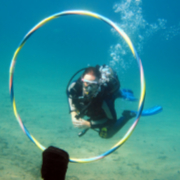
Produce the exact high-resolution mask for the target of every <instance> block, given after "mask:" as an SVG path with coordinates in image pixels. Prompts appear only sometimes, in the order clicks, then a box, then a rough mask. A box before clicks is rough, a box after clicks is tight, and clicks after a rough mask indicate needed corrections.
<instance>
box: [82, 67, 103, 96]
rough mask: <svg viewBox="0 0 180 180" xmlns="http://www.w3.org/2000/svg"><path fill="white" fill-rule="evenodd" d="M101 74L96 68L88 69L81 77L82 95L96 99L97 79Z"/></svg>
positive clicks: (98, 89) (97, 90) (98, 86)
mask: <svg viewBox="0 0 180 180" xmlns="http://www.w3.org/2000/svg"><path fill="white" fill-rule="evenodd" d="M100 77H101V74H100V72H99V70H98V69H97V68H94V67H88V68H87V69H86V70H85V72H84V73H83V75H82V79H81V80H82V82H83V95H84V97H86V98H92V97H96V96H97V94H98V92H99V91H100V85H99V78H100Z"/></svg>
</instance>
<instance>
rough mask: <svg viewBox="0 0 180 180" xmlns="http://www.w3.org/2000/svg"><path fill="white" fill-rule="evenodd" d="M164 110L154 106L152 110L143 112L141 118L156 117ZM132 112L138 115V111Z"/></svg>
mask: <svg viewBox="0 0 180 180" xmlns="http://www.w3.org/2000/svg"><path fill="white" fill-rule="evenodd" d="M162 110H163V108H162V106H154V107H152V108H149V109H145V110H143V111H142V114H141V116H150V115H154V114H157V113H159V112H161V111H162ZM131 112H132V113H136V114H137V111H131Z"/></svg>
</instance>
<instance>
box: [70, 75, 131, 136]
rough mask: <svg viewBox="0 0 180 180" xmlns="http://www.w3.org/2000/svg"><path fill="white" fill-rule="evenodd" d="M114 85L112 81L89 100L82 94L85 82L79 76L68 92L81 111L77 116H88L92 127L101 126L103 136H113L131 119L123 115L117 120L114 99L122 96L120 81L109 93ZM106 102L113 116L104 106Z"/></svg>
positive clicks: (100, 132) (77, 108) (100, 131)
mask: <svg viewBox="0 0 180 180" xmlns="http://www.w3.org/2000/svg"><path fill="white" fill-rule="evenodd" d="M112 87H113V86H112V82H111V84H110V83H109V84H107V86H102V87H101V92H100V93H98V95H97V96H96V97H94V98H92V99H91V100H87V99H86V98H83V96H82V94H83V92H82V91H83V83H82V81H81V79H80V78H79V79H78V80H77V81H76V82H75V85H74V86H73V87H72V88H70V90H69V92H68V93H69V95H70V97H72V103H73V104H74V106H75V108H76V110H78V111H79V112H80V114H79V116H78V117H77V118H82V117H83V116H88V117H89V119H88V121H90V123H91V128H92V129H94V128H99V135H100V136H101V137H103V138H110V137H112V136H113V135H114V134H115V133H116V132H117V131H119V129H120V128H121V127H122V126H123V125H124V124H125V123H126V122H127V121H128V120H129V119H130V117H125V116H123V117H121V118H120V119H118V120H117V115H116V111H115V107H114V101H115V99H117V98H119V97H121V91H120V83H119V84H118V87H116V89H115V91H113V93H109V92H112ZM104 104H106V107H107V108H108V111H109V112H110V113H111V118H110V117H108V116H107V112H105V110H104V108H103V106H104Z"/></svg>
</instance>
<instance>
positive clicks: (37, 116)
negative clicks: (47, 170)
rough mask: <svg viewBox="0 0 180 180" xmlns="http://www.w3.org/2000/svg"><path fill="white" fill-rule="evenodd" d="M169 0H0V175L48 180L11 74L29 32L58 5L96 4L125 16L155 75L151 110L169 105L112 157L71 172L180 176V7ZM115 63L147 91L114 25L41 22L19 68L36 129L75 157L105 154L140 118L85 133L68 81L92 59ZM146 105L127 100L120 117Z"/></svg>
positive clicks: (123, 23) (144, 121) (116, 17)
mask: <svg viewBox="0 0 180 180" xmlns="http://www.w3.org/2000/svg"><path fill="white" fill-rule="evenodd" d="M178 6H179V3H178V2H177V1H169V0H165V1H162V0H158V1H155V0H152V1H140V0H136V1H135V0H128V1H102V0H99V1H98V2H97V1H94V0H91V1H87V0H86V1H82V0H79V1H73V0H69V1H56V0H53V1H34V0H32V1H20V0H17V1H12V0H11V1H4V0H0V179H2V180H11V179H13V180H14V179H18V180H19V179H20V180H21V179H26V180H29V179H41V178H40V167H41V161H42V160H41V151H40V150H39V149H38V148H37V147H36V146H34V145H33V144H32V143H31V142H30V141H29V139H28V138H27V137H26V136H25V135H24V134H23V132H22V130H21V129H20V127H19V125H18V123H17V122H16V119H15V117H14V114H13V109H12V105H11V102H10V96H9V89H8V80H9V79H8V78H9V74H8V73H9V66H10V62H11V59H12V56H13V53H14V51H15V50H16V48H17V47H18V44H19V43H20V41H21V40H22V38H23V37H24V35H25V34H26V33H27V32H28V31H29V30H30V29H31V28H32V27H33V26H34V25H36V24H37V23H38V22H39V21H41V20H42V19H44V18H45V17H47V16H50V15H52V14H54V13H57V12H60V11H64V10H73V9H82V10H89V11H93V12H96V13H99V14H102V15H103V16H105V17H108V18H109V19H111V20H112V21H114V22H116V23H118V24H119V26H120V27H121V28H122V29H123V30H124V31H125V32H126V33H127V35H128V36H129V37H130V39H131V40H132V42H133V44H134V46H135V48H136V49H137V52H138V54H139V56H140V57H141V59H142V63H143V67H144V72H145V79H146V87H147V91H146V101H145V109H146V108H150V107H152V106H154V105H161V106H162V107H163V112H161V113H160V114H157V115H155V116H150V117H142V118H141V119H140V121H139V123H138V125H137V127H136V129H135V131H134V132H133V134H132V136H131V137H130V138H129V139H128V140H127V142H126V143H125V144H124V145H123V146H122V147H121V148H120V149H118V150H117V151H116V152H114V153H113V154H112V155H110V156H108V157H106V158H105V159H103V160H100V161H97V162H94V163H90V164H72V163H70V164H69V168H68V172H67V177H66V179H67V180H70V179H80V180H81V179H83V180H86V179H87V180H92V179H108V180H109V179H112V180H116V179H117V180H119V179H123V180H127V179H138V180H140V179H150V180H178V179H180V143H179V138H180V131H179V127H180V121H179V119H180V112H179V107H180V101H179V88H180V81H179V79H180V73H179V67H180V63H179V51H180V43H179V42H180V12H179V8H178ZM96 64H100V65H101V64H108V65H110V66H112V67H113V68H114V69H115V70H116V71H117V73H118V75H119V78H120V81H121V86H122V87H123V88H129V89H132V90H133V92H134V95H135V96H136V97H139V95H140V82H139V79H140V78H139V70H138V66H137V63H136V61H135V60H134V59H133V57H132V54H131V52H130V50H129V48H128V47H127V45H126V44H125V43H124V41H123V40H122V39H121V38H120V37H119V35H118V34H117V33H116V32H115V31H114V30H113V29H112V28H111V27H110V26H108V25H107V24H105V23H104V22H102V21H99V20H97V19H94V18H92V17H87V16H79V15H70V16H64V17H60V18H58V19H55V20H52V21H51V22H48V23H47V24H46V25H44V26H43V27H41V28H40V29H38V31H36V32H35V33H34V34H33V35H32V37H30V39H29V40H28V41H27V43H26V44H25V45H24V47H23V48H22V50H21V51H20V53H19V55H18V58H17V63H16V66H15V73H14V91H15V99H16V105H17V110H18V112H19V114H20V116H21V118H22V120H23V122H24V124H25V126H26V127H27V128H28V130H29V131H30V133H32V135H33V136H35V138H37V140H38V141H40V142H41V143H42V144H43V145H44V146H46V147H48V146H49V145H54V146H57V147H59V148H62V149H65V150H66V151H68V152H69V154H70V156H71V157H76V158H87V157H92V156H96V155H99V154H101V153H103V152H105V151H106V150H108V149H109V148H110V147H112V146H113V145H114V144H115V143H116V142H117V141H118V140H119V139H120V138H122V137H123V135H124V133H125V132H126V131H127V129H128V127H130V125H131V124H132V122H133V121H130V122H128V124H126V126H125V127H124V128H123V129H122V130H121V131H120V132H118V133H117V134H116V135H115V136H114V137H113V138H112V139H108V140H104V139H101V138H100V137H99V136H98V134H97V133H96V132H94V131H89V132H87V134H86V135H84V136H83V137H81V138H79V137H78V136H77V133H78V132H79V130H77V129H74V128H73V126H72V124H71V119H70V115H69V109H68V104H67V97H66V94H65V90H66V86H67V83H68V81H69V79H70V78H71V76H72V75H73V74H74V73H75V72H76V71H77V70H79V69H80V68H83V67H87V66H89V65H92V66H94V65H96ZM137 106H138V103H132V102H126V101H123V100H118V101H117V102H116V110H117V114H118V116H120V115H121V113H122V111H123V110H124V109H132V110H136V109H137Z"/></svg>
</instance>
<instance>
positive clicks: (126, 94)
mask: <svg viewBox="0 0 180 180" xmlns="http://www.w3.org/2000/svg"><path fill="white" fill-rule="evenodd" d="M120 91H121V97H122V98H123V99H125V100H128V101H137V98H135V97H134V95H133V92H132V91H131V90H129V89H121V90H120Z"/></svg>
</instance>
